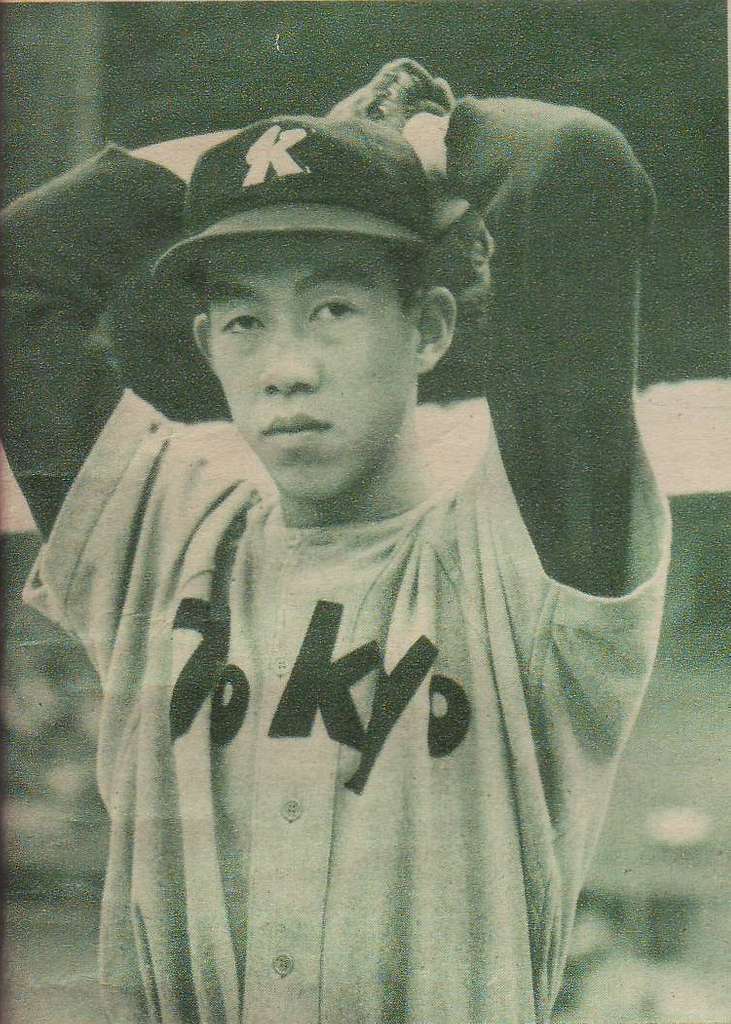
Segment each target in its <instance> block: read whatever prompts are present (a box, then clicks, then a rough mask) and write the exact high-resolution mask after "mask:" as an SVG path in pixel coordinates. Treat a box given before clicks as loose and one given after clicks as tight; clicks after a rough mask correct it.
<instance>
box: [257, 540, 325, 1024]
mask: <svg viewBox="0 0 731 1024" xmlns="http://www.w3.org/2000/svg"><path fill="white" fill-rule="evenodd" d="M298 562H299V547H298V542H297V541H296V540H293V541H291V542H290V543H289V544H288V546H287V549H286V555H285V558H284V560H283V562H282V568H281V575H280V587H279V600H278V612H277V619H276V628H275V629H274V630H273V636H272V642H271V654H270V656H269V657H268V658H267V659H266V664H267V666H268V671H269V677H270V678H269V682H268V685H265V686H264V688H263V693H262V708H261V711H262V713H261V714H260V716H259V724H258V735H257V767H256V775H255V779H256V781H255V787H256V789H255V799H254V815H253V821H252V845H251V854H250V864H249V917H248V928H247V944H246V948H247V954H246V976H245V989H244V1006H243V1022H244V1024H289V1022H291V1024H317V1022H318V1021H319V1019H320V987H321V984H320V981H321V979H320V974H321V954H322V942H323V921H324V914H325V895H326V890H327V881H328V870H329V861H330V847H331V837H332V817H333V804H334V786H335V780H336V770H337V759H338V744H337V743H334V742H333V741H332V740H331V739H330V738H329V736H328V735H327V732H326V730H325V728H324V725H323V723H322V719H321V717H320V716H319V715H318V716H317V717H316V719H315V724H314V727H313V729H312V733H311V734H310V735H309V736H306V737H292V738H287V737H271V736H270V735H269V729H270V724H271V722H272V719H273V716H274V713H275V711H276V708H277V705H278V703H279V700H280V699H281V696H282V693H283V692H284V689H285V687H286V684H287V680H288V677H289V673H290V671H291V669H292V666H293V664H294V650H296V646H297V642H298V641H299V640H300V639H301V636H300V635H299V634H300V632H301V624H302V606H300V609H299V612H296V611H295V609H296V607H297V606H296V603H295V602H296V601H297V596H296V593H295V592H294V591H295V590H296V585H295V581H296V578H297V567H298ZM285 588H286V591H287V592H288V593H285ZM288 602H289V607H288ZM293 640H294V641H295V643H294V649H293Z"/></svg>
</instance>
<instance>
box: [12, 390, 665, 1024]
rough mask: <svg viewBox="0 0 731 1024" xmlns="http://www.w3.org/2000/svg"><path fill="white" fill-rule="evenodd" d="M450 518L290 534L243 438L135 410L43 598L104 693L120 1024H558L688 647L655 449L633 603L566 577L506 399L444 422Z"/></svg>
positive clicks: (641, 477) (641, 505)
mask: <svg viewBox="0 0 731 1024" xmlns="http://www.w3.org/2000/svg"><path fill="white" fill-rule="evenodd" d="M418 415H419V418H420V419H419V424H420V426H419V430H420V437H421V444H422V445H423V448H424V453H425V457H426V459H427V463H428V465H430V467H431V480H432V488H431V494H430V497H429V499H428V500H427V501H425V502H424V503H422V504H420V505H419V506H417V507H416V508H413V509H411V510H409V511H407V512H406V513H403V514H401V515H399V516H396V517H394V518H393V519H387V520H383V521H381V522H377V523H372V524H367V525H362V524H361V525H356V524H352V525H345V526H340V527H334V528H330V529H329V528H321V529H318V528H313V529H308V530H292V529H288V528H286V527H285V526H284V525H283V523H282V521H281V517H280V514H279V507H278V503H277V499H276V493H275V492H274V490H273V487H272V485H271V483H270V481H268V479H267V478H266V475H265V474H264V473H263V470H262V468H261V466H260V465H259V464H258V463H257V461H256V459H255V458H254V456H253V454H252V453H251V452H250V451H249V450H248V449H247V448H246V446H245V445H244V443H243V441H242V440H241V439H240V437H239V436H238V435H237V434H236V432H235V430H234V428H233V427H232V426H231V425H230V424H228V425H226V424H221V425H197V426H181V425H180V424H177V423H174V422H171V421H168V420H166V419H164V418H163V417H161V416H160V415H159V414H158V413H157V412H156V411H155V410H153V409H152V408H151V407H150V406H148V405H146V404H145V403H144V402H143V401H142V400H141V399H139V398H137V397H136V396H134V395H132V394H131V393H129V392H128V393H126V395H125V396H124V398H123V399H122V401H121V403H120V405H119V406H118V408H117V410H116V411H115V413H114V415H113V416H112V418H111V420H110V421H109V422H108V424H107V426H106V428H105V430H104V432H103V433H102V435H101V437H100V438H99V440H98V441H97V444H96V446H95V448H94V449H93V451H92V453H91V455H90V457H89V459H88V460H87V462H86V463H85V465H84V467H83V468H82V470H81V472H80V474H79V476H78V477H77V479H76V481H75V483H74V485H73V486H72V488H71V490H70V492H69V494H68V496H67V498H66V501H65V503H64V505H63V507H62V509H61V511H60V514H59V516H58V519H57V521H56V524H55V527H54V529H53V532H52V533H51V536H50V538H49V540H48V542H47V544H46V545H45V546H44V548H43V549H42V551H41V554H40V556H39V559H38V561H37V564H36V566H35V568H34V571H33V574H32V576H31V578H30V580H29V582H28V585H27V588H26V599H27V600H28V601H29V602H30V603H31V604H32V605H33V606H35V607H36V608H37V609H39V610H40V611H42V612H44V613H45V614H46V615H48V616H49V617H50V618H52V619H54V620H55V621H56V622H58V623H60V625H61V626H63V627H64V628H65V629H66V630H68V631H70V632H71V633H73V634H74V635H76V636H77V637H79V638H80V640H81V641H82V643H83V644H84V646H85V648H86V650H87V652H88V653H89V656H90V658H91V660H92V662H93V663H94V665H95V667H96V669H97V671H98V673H99V677H100V679H101V683H102V686H103V691H104V699H103V712H102V719H101V726H100V737H99V759H98V767H99V785H100V790H101V793H102V796H103V799H104V802H105V804H106V806H107V809H108V811H109V815H110V819H111V843H110V853H109V864H108V873H107V880H106V886H105V891H104V897H103V908H102V929H101V981H102V991H103V993H104V999H105V1004H106V1006H107V1011H108V1013H109V1017H110V1019H111V1020H113V1021H114V1022H115V1024H121V1022H124V1021H129V1022H130V1024H131V1022H134V1024H139V1022H140V1021H142V1020H150V1021H161V1022H165V1024H180V1022H183V1021H184V1022H188V1021H190V1022H201V1024H214V1022H215V1024H222V1022H226V1024H233V1022H234V1021H236V1022H239V1021H244V1022H246V1024H275V1022H276V1024H288V1022H292V1024H295V1022H296V1024H305V1022H306V1024H315V1022H318V1024H319V1022H322V1024H340V1022H342V1021H344V1020H348V1021H352V1022H354V1024H376V1022H382V1024H396V1022H406V1021H408V1022H412V1024H456V1022H459V1024H478V1022H480V1024H486V1022H489V1024H529V1022H538V1021H540V1022H545V1021H547V1020H548V1017H549V1013H550V1007H551V1004H552V1002H553V1000H554V998H555V995H556V993H557V989H558V985H559V982H560V977H561V972H562V967H563V963H564V960H565V955H566V950H567V943H568V940H569V936H570V931H571V924H572V918H573V912H574V907H575V904H576V900H577V897H578V894H579V891H580V889H581V887H582V883H583V881H584V878H585V875H586V871H587V865H588V863H589V859H590V857H591V854H592V850H593V847H594V844H595V841H596V838H597V833H598V829H599V827H600V824H601V820H602V816H603V813H604V810H605V807H606V804H607V800H608V796H609V793H610V789H611V785H612V780H613V777H614V773H615V769H616V765H617V759H618V757H619V754H620V752H621V750H622V747H623V744H624V743H625V741H626V739H627V736H628V734H629V732H630V730H631V728H632V724H633V721H634V719H635V716H636V714H637V711H638V708H639V705H640V701H641V698H642V694H643V690H644V688H645V685H646V683H647V680H648V677H649V673H650V670H651V666H652V662H653V658H654V654H655V649H656V644H657V640H658V634H659V625H660V618H661V609H662V601H663V590H664V584H665V576H666V572H667V564H668V556H669V517H668V510H667V504H666V502H665V500H664V499H663V498H661V496H660V495H659V494H658V491H657V488H656V485H655V482H654V479H653V476H652V473H651V471H650V469H649V468H648V465H647V463H646V461H645V459H644V457H643V456H642V453H641V452H640V453H638V456H637V461H636V465H635V469H634V472H635V475H636V481H635V486H634V489H633V491H634V494H635V501H634V507H633V513H632V531H631V535H632V539H633V540H632V554H633V557H632V559H631V561H632V566H633V572H634V579H633V582H632V585H631V587H630V589H629V590H628V592H627V593H626V594H624V595H623V596H621V597H613V598H603V597H596V596H592V595H590V594H585V593H581V592H580V591H578V590H575V589H573V588H571V587H569V586H566V585H564V584H561V583H558V582H556V581H555V580H553V579H551V578H550V577H549V576H548V575H547V574H546V572H545V571H544V570H543V567H542V565H541V562H540V560H539V558H538V555H537V553H536V550H535V548H534V546H533V544H532V542H531V539H530V537H529V535H528V532H527V530H526V527H525V525H524V522H523V520H522V519H521V515H520V512H519V508H518V505H517V503H516V500H515V497H514V495H513V492H512V490H511V487H510V483H509V481H508V477H507V475H506V472H505V469H504V466H503V463H502V460H501V457H500V451H499V448H498V445H497V442H496V438H495V433H494V431H493V428H492V425H491V421H490V416H489V411H488V409H487V406H486V404H485V403H484V402H476V403H475V402H473V403H462V404H458V405H455V406H451V407H446V408H444V409H441V410H435V409H428V408H421V409H420V410H419V414H418Z"/></svg>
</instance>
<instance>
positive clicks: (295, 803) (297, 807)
mask: <svg viewBox="0 0 731 1024" xmlns="http://www.w3.org/2000/svg"><path fill="white" fill-rule="evenodd" d="M301 814H302V804H301V802H300V801H299V800H285V801H284V803H283V804H282V817H283V818H284V820H285V821H297V819H298V818H299V817H300V815H301Z"/></svg>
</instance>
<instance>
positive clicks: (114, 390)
mask: <svg viewBox="0 0 731 1024" xmlns="http://www.w3.org/2000/svg"><path fill="white" fill-rule="evenodd" d="M182 204H183V183H182V182H181V181H180V180H179V179H178V178H177V177H176V176H175V175H173V174H171V173H170V172H169V171H166V170H163V168H162V167H159V166H157V165H155V164H153V163H150V162H147V161H144V160H138V159H135V158H133V157H132V156H130V155H129V154H128V153H127V152H125V151H124V150H122V149H120V148H118V147H116V146H108V147H106V148H105V149H104V150H103V151H102V152H100V153H99V154H98V155H96V156H95V157H93V158H92V159H90V160H88V161H86V162H85V163H83V164H81V165H79V166H78V167H76V168H74V169H73V170H71V171H69V172H67V173H66V174H63V175H61V176H60V177H58V178H55V179H54V180H53V181H51V182H49V183H48V184H46V185H44V186H42V187H41V188H38V189H36V190H34V191H32V192H30V193H28V194H27V195H25V196H22V197H21V198H20V199H18V200H16V201H15V202H13V203H11V204H10V206H8V207H7V209H6V210H5V211H4V212H3V217H2V242H3V356H4V368H5V396H4V397H5V401H4V408H5V412H4V417H3V418H4V423H3V443H4V445H5V449H6V452H7V455H8V459H9V461H10V464H11V466H12V468H13V471H14V473H15V475H16V477H17V479H18V482H19V483H20V486H21V488H22V489H23V491H24V493H25V496H26V498H27V500H28V503H29V505H30V507H31V510H32V512H33V515H34V517H35V519H36V522H37V523H38V525H39V527H40V528H41V530H42V531H43V532H44V533H45V534H47V533H48V532H49V531H50V529H51V526H52V524H53V521H54V518H55V516H56V513H57V511H58V509H59V507H60V505H61V502H62V501H63V498H64V496H65V494H66V492H67V490H68V488H69V486H70V485H71V483H72V482H73V480H74V478H75V476H76V473H77V472H78V470H79V468H80V467H81V465H82V463H83V461H84V459H85V458H86V455H87V454H88V452H89V450H90V449H91V447H92V445H93V443H94V441H95V439H96V437H97V435H98V433H99V431H100V430H101V428H102V426H103V425H104V423H105V422H106V419H107V417H108V416H109V414H110V413H111V412H112V410H113V409H114V407H115V405H116V403H117V400H118V398H119V396H120V394H121V391H122V382H121V381H120V380H119V378H118V375H117V373H116V372H115V369H114V366H113V363H112V362H111V361H110V360H109V359H108V358H107V357H106V355H105V352H104V347H103V346H102V345H101V344H100V343H99V337H98V320H99V317H100V314H101V313H102V311H103V310H104V308H105V306H106V305H107V303H108V301H109V299H110V296H111V295H112V294H113V293H114V291H115V289H116V288H117V287H118V286H119V285H120V283H121V282H122V281H123V280H124V279H125V278H126V277H127V275H129V274H131V273H132V272H133V271H134V270H135V269H136V268H137V267H139V266H140V265H141V264H143V263H144V261H145V260H146V259H147V258H149V257H150V256H152V255H153V254H154V253H156V252H157V251H159V250H160V249H161V247H162V246H163V245H164V244H165V242H166V241H167V240H169V239H170V238H171V236H173V235H174V234H175V233H177V231H178V230H179V217H180V213H181V211H182Z"/></svg>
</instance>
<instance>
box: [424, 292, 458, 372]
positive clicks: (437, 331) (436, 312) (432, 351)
mask: <svg viewBox="0 0 731 1024" xmlns="http://www.w3.org/2000/svg"><path fill="white" fill-rule="evenodd" d="M456 319H457V302H456V300H455V298H454V295H452V293H451V292H450V291H449V289H448V288H443V287H441V286H438V287H434V288H429V289H427V291H425V292H424V294H423V296H422V297H421V299H420V302H419V315H418V331H419V340H418V343H417V350H416V358H417V372H418V373H419V375H421V374H423V373H428V372H429V370H433V369H434V367H435V366H436V365H437V363H438V362H439V360H440V359H441V358H442V356H443V355H444V354H445V352H446V351H447V350H448V349H449V346H450V345H451V344H452V337H453V336H454V325H455V322H456Z"/></svg>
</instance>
